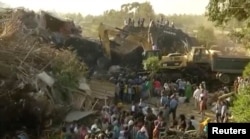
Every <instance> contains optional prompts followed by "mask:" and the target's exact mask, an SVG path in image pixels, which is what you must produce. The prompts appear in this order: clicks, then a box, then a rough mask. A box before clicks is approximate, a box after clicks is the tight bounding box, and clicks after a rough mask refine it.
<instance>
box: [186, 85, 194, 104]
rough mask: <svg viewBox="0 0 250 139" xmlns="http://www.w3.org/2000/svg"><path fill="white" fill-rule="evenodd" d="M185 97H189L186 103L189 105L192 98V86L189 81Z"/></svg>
mask: <svg viewBox="0 0 250 139" xmlns="http://www.w3.org/2000/svg"><path fill="white" fill-rule="evenodd" d="M185 96H186V97H187V98H186V102H187V103H189V100H190V98H191V97H192V85H191V83H190V82H189V81H187V84H186V88H185Z"/></svg>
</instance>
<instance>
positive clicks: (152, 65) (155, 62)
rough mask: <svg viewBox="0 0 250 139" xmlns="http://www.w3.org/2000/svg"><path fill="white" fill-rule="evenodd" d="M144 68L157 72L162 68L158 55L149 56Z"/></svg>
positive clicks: (144, 62)
mask: <svg viewBox="0 0 250 139" xmlns="http://www.w3.org/2000/svg"><path fill="white" fill-rule="evenodd" d="M143 65H144V69H145V70H149V71H152V72H157V71H158V70H159V68H160V60H159V58H158V57H149V58H147V59H146V60H144V61H143Z"/></svg>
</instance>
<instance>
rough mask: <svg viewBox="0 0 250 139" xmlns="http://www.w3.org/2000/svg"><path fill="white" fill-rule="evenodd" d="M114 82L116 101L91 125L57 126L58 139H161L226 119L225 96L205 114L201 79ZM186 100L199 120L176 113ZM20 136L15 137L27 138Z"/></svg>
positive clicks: (205, 96) (205, 99)
mask: <svg viewBox="0 0 250 139" xmlns="http://www.w3.org/2000/svg"><path fill="white" fill-rule="evenodd" d="M115 84H116V89H115V94H116V95H115V98H114V99H115V100H118V101H116V102H114V104H113V105H111V106H103V108H102V110H101V112H100V116H99V117H98V118H97V119H95V120H94V121H93V124H92V125H91V126H87V125H80V124H79V123H78V122H73V123H70V124H68V125H65V126H64V127H62V129H61V139H164V138H166V136H167V135H169V134H171V133H172V132H173V131H178V132H183V133H184V132H186V131H195V132H197V131H198V132H201V133H206V132H207V124H208V123H209V122H218V123H220V122H228V117H229V113H228V107H229V105H230V104H229V101H228V100H227V99H225V100H221V99H219V100H218V101H217V103H216V105H215V109H214V112H215V117H214V121H213V120H212V119H211V118H206V117H205V115H206V114H205V112H206V110H207V109H208V103H207V101H208V91H207V89H206V83H205V82H202V83H200V84H199V85H192V84H191V83H190V82H189V81H188V80H185V79H178V80H177V81H164V80H160V78H155V79H154V80H150V79H149V78H147V77H142V76H138V77H136V78H128V79H126V78H124V77H122V76H119V77H118V78H117V79H116V81H115ZM223 91H224V92H225V93H228V92H229V89H228V88H223ZM148 97H154V98H156V101H158V102H157V104H156V106H153V105H149V104H148V103H146V99H147V98H148ZM181 98H182V99H181ZM190 102H192V103H191V106H193V108H194V110H197V113H199V114H200V116H199V117H201V119H200V118H199V117H198V119H196V118H195V117H194V115H192V114H190V115H185V114H181V112H178V115H176V114H177V113H176V112H177V111H178V107H179V106H180V105H181V104H182V103H190ZM192 104H193V105H192ZM22 135H23V134H22ZM22 135H20V137H19V138H21V139H28V138H25V137H24V135H23V136H22Z"/></svg>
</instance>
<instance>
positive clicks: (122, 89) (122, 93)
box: [119, 81, 125, 101]
mask: <svg viewBox="0 0 250 139" xmlns="http://www.w3.org/2000/svg"><path fill="white" fill-rule="evenodd" d="M119 87H120V89H119V91H120V92H119V97H120V100H121V101H123V96H124V89H125V84H124V81H121V82H120V84H119Z"/></svg>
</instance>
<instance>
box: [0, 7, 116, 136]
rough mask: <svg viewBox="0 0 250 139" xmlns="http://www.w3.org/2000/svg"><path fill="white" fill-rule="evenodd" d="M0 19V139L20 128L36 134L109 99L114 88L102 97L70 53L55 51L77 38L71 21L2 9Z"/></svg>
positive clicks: (19, 10) (77, 32)
mask: <svg viewBox="0 0 250 139" xmlns="http://www.w3.org/2000/svg"><path fill="white" fill-rule="evenodd" d="M0 20H1V26H0V32H1V33H0V34H1V35H0V86H1V87H0V125H1V127H4V128H0V138H1V135H4V134H5V133H13V132H15V131H16V130H19V129H21V128H22V127H23V126H25V127H26V128H27V129H28V132H29V133H35V134H40V133H41V131H42V130H43V129H45V128H48V127H50V126H51V125H52V124H56V123H57V122H60V120H63V119H65V116H66V114H67V113H68V112H69V111H70V110H72V109H73V110H78V111H79V110H85V111H92V110H93V109H94V106H95V105H93V104H94V102H95V101H98V100H99V99H105V100H107V99H108V97H113V95H114V94H112V93H113V92H112V89H111V91H110V92H112V93H106V94H107V95H103V94H102V93H105V92H109V91H107V90H103V89H97V87H96V86H95V89H97V90H96V91H93V90H91V86H90V87H86V86H88V84H87V83H86V82H87V81H86V80H83V78H84V76H85V75H86V71H87V69H86V68H87V67H86V65H85V64H84V63H83V62H81V61H80V60H79V58H78V57H77V55H76V54H75V53H74V52H72V51H69V50H59V49H55V48H53V46H55V45H60V43H61V41H64V40H65V39H67V38H70V37H72V36H74V37H76V36H77V37H80V35H79V34H80V30H79V28H76V26H75V25H74V23H73V22H72V21H62V20H61V19H57V18H55V17H53V16H51V15H50V14H48V13H46V12H41V13H40V14H37V13H34V12H33V11H27V10H25V9H6V10H4V12H1V13H0ZM55 38H56V39H55ZM51 42H53V43H51ZM94 85H95V83H92V86H94ZM86 88H87V89H86ZM102 96H103V97H102ZM105 102H106V101H105ZM37 131H39V132H37Z"/></svg>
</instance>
